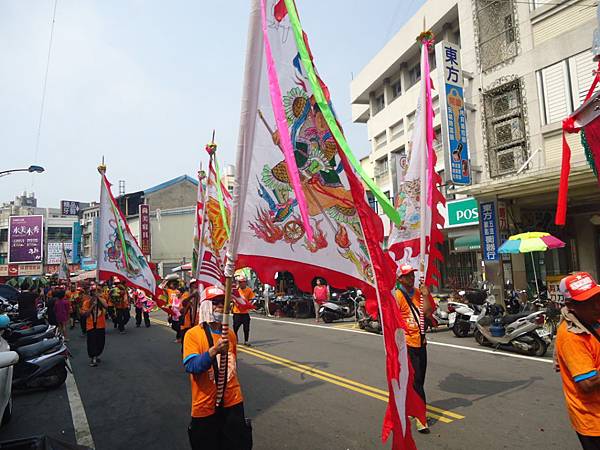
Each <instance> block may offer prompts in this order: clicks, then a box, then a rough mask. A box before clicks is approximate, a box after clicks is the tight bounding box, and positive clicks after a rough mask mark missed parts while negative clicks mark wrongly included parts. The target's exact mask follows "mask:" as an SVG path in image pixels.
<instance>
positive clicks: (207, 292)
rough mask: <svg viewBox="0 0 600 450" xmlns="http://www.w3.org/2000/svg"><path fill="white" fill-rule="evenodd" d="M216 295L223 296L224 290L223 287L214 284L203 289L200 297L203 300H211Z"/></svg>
mask: <svg viewBox="0 0 600 450" xmlns="http://www.w3.org/2000/svg"><path fill="white" fill-rule="evenodd" d="M217 297H225V291H223V289H221V288H218V287H216V286H210V287H207V288H206V289H204V292H203V293H202V298H203V299H204V300H212V299H214V298H217Z"/></svg>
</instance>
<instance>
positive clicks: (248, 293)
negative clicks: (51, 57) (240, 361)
mask: <svg viewBox="0 0 600 450" xmlns="http://www.w3.org/2000/svg"><path fill="white" fill-rule="evenodd" d="M237 293H238V295H239V296H240V297H241V299H242V300H243V303H242V302H239V301H235V298H234V302H233V331H234V332H235V336H236V338H237V334H238V330H239V329H240V327H241V326H243V327H244V345H246V346H250V342H249V339H250V310H251V309H253V308H254V303H253V300H254V297H255V295H254V291H253V290H252V289H251V288H250V287H249V286H248V282H247V280H246V278H245V277H240V278H239V279H238V289H237Z"/></svg>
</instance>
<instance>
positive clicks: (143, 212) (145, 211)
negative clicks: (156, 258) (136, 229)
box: [140, 205, 150, 256]
mask: <svg viewBox="0 0 600 450" xmlns="http://www.w3.org/2000/svg"><path fill="white" fill-rule="evenodd" d="M140 248H141V249H142V253H143V254H144V256H150V206H149V205H140Z"/></svg>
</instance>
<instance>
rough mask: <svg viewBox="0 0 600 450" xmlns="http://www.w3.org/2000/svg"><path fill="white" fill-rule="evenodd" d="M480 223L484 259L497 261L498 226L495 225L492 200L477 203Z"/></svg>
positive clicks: (494, 207)
mask: <svg viewBox="0 0 600 450" xmlns="http://www.w3.org/2000/svg"><path fill="white" fill-rule="evenodd" d="M479 218H480V223H481V237H482V238H483V240H482V242H481V251H482V252H483V260H484V261H498V227H497V226H496V205H495V203H494V202H493V201H489V202H481V203H479Z"/></svg>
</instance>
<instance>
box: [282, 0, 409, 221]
mask: <svg viewBox="0 0 600 450" xmlns="http://www.w3.org/2000/svg"><path fill="white" fill-rule="evenodd" d="M284 1H285V7H286V8H287V12H288V15H289V17H290V23H291V25H292V30H294V38H295V40H296V46H297V47H298V52H299V53H300V59H301V60H302V64H303V65H304V68H305V69H306V71H307V73H308V80H309V82H310V85H311V88H312V90H313V93H314V95H315V100H316V101H317V104H318V105H319V108H320V109H321V112H322V113H323V117H324V118H325V121H326V122H327V125H328V126H329V129H330V130H331V133H332V134H333V137H334V138H335V140H336V141H337V143H338V145H339V146H340V148H341V149H342V151H343V152H344V154H345V155H346V158H348V161H349V162H350V164H351V165H352V167H353V168H354V171H355V172H356V173H357V174H358V175H359V176H360V177H361V178H362V180H363V181H364V183H365V184H366V185H367V186H368V187H369V189H370V190H371V192H373V195H374V196H375V198H376V199H377V201H378V202H379V204H380V205H381V207H382V208H383V212H384V213H385V214H386V216H388V217H389V218H390V220H391V221H392V222H394V223H395V224H396V225H398V226H400V225H401V224H402V221H401V220H400V214H399V213H398V211H396V209H395V208H394V205H392V203H391V202H390V201H389V200H388V199H387V197H386V196H385V195H384V194H383V192H381V191H380V190H379V188H378V187H377V185H376V184H375V182H374V181H373V180H372V179H371V178H370V177H369V176H368V175H367V174H366V173H365V172H364V170H363V169H362V167H361V165H360V162H359V161H358V159H356V156H354V154H353V153H352V150H351V149H350V146H349V145H348V142H347V141H346V138H345V136H344V134H343V133H342V130H340V127H339V126H338V123H337V120H336V118H335V116H334V114H333V112H332V111H331V108H330V107H329V104H328V103H327V99H326V98H325V94H324V93H323V89H321V85H320V84H319V80H318V77H317V74H316V72H315V68H314V66H313V63H312V61H311V59H310V54H309V53H308V49H307V48H306V44H305V42H304V37H303V30H302V25H301V24H300V19H299V17H298V12H297V11H296V5H295V4H294V0H284Z"/></svg>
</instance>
